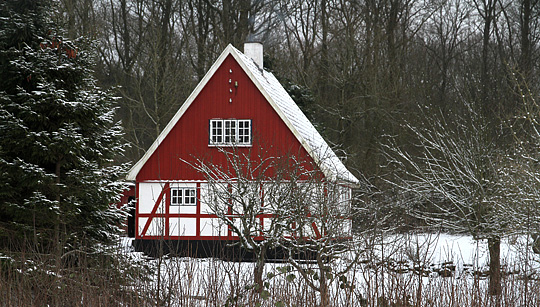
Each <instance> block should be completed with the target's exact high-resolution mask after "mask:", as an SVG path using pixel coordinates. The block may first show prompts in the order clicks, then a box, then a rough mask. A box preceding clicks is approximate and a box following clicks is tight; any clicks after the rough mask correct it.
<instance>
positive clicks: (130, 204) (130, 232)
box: [127, 196, 135, 238]
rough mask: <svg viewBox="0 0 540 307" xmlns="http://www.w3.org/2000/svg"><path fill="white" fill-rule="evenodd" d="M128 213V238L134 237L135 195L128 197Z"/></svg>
mask: <svg viewBox="0 0 540 307" xmlns="http://www.w3.org/2000/svg"><path fill="white" fill-rule="evenodd" d="M128 207H129V215H128V219H127V235H128V237H130V238H135V197H134V196H130V197H129V198H128Z"/></svg>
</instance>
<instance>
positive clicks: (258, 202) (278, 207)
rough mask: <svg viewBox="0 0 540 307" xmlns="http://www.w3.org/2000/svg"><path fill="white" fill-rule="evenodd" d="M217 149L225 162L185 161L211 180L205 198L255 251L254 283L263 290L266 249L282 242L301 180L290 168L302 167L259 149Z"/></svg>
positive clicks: (225, 223) (222, 221)
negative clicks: (254, 153) (255, 151)
mask: <svg viewBox="0 0 540 307" xmlns="http://www.w3.org/2000/svg"><path fill="white" fill-rule="evenodd" d="M219 152H220V154H222V155H224V156H225V160H226V165H224V166H223V165H216V164H214V163H212V162H209V161H205V160H203V159H197V160H196V162H195V163H190V162H186V163H189V164H190V165H192V167H194V168H195V169H196V170H198V171H199V172H200V173H202V174H203V175H204V176H205V178H206V180H207V186H206V188H205V189H206V193H205V195H206V196H205V197H203V199H201V201H202V202H204V203H206V204H207V205H208V206H209V208H210V210H211V211H212V213H214V214H216V216H217V217H218V218H219V220H220V221H221V223H223V224H224V225H226V226H227V227H228V229H230V231H231V232H232V234H233V236H235V237H238V243H237V244H239V245H240V246H241V247H242V248H244V249H245V250H247V251H249V252H251V253H253V255H254V258H255V267H254V270H253V276H254V283H255V285H256V287H257V290H258V291H262V286H263V272H264V264H265V263H266V260H267V253H268V252H269V251H270V250H271V249H274V248H276V247H277V246H278V245H279V241H280V240H281V239H282V238H283V235H284V234H285V232H286V230H287V228H288V225H287V219H288V218H289V214H290V212H288V202H289V199H290V197H291V193H292V190H293V184H294V183H295V182H296V180H298V178H295V177H294V175H295V173H291V172H288V170H289V169H290V167H292V168H294V167H297V166H298V165H297V163H296V162H295V161H294V159H292V158H289V157H288V156H287V157H273V156H267V155H265V154H264V153H260V154H258V155H257V158H255V159H254V158H253V157H252V154H251V153H252V151H249V152H247V153H241V152H240V151H239V150H237V148H233V149H231V150H226V149H224V148H220V149H219ZM291 176H292V177H291Z"/></svg>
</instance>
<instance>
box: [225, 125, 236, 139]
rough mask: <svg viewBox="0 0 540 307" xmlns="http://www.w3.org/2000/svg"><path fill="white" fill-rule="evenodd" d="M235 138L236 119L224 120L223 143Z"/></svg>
mask: <svg viewBox="0 0 540 307" xmlns="http://www.w3.org/2000/svg"><path fill="white" fill-rule="evenodd" d="M235 139H236V121H235V120H225V143H226V144H231V143H234V142H235Z"/></svg>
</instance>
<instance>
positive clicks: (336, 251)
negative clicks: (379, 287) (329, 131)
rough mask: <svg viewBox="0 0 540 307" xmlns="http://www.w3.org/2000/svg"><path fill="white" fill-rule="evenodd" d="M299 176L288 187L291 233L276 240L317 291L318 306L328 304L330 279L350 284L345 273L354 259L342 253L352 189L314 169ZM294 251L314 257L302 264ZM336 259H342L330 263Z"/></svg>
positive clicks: (345, 285) (348, 237)
mask: <svg viewBox="0 0 540 307" xmlns="http://www.w3.org/2000/svg"><path fill="white" fill-rule="evenodd" d="M302 178H303V180H300V181H297V182H296V186H295V188H294V189H291V193H290V201H289V202H288V205H289V206H288V208H287V209H288V211H289V212H291V213H292V214H289V216H288V225H290V226H291V228H290V229H289V231H290V233H291V234H292V235H290V236H285V237H283V239H282V240H281V241H280V243H281V246H282V247H283V248H284V249H285V250H286V251H287V252H288V254H287V256H288V259H287V260H288V263H289V264H290V265H291V266H292V267H293V268H294V269H295V270H296V271H297V272H298V273H299V274H300V277H301V278H303V280H304V281H305V282H306V284H307V285H308V286H309V287H310V288H311V289H313V290H315V291H317V292H319V293H320V297H321V306H330V305H331V304H330V292H329V290H330V285H331V284H332V283H334V282H335V281H336V280H337V281H338V283H339V286H340V288H341V289H349V288H350V287H351V284H350V282H349V281H347V278H346V274H347V272H349V271H350V270H351V269H352V267H353V265H354V263H355V259H349V262H347V261H346V259H345V258H346V257H343V256H344V254H345V253H347V252H350V251H351V246H350V244H351V242H352V220H353V215H354V213H353V210H352V199H353V197H352V195H351V193H352V192H351V190H350V189H349V187H348V186H346V185H344V183H341V184H340V183H337V182H333V181H328V180H325V179H322V178H321V177H320V176H319V174H318V172H308V173H304V174H302ZM298 255H307V256H308V257H310V258H313V259H314V260H315V261H314V263H312V264H306V263H304V262H303V261H301V260H302V257H300V258H299V257H298ZM357 256H359V254H357ZM339 259H341V260H343V261H340V264H339V265H337V266H336V265H334V264H335V262H336V260H339ZM291 277H292V276H291Z"/></svg>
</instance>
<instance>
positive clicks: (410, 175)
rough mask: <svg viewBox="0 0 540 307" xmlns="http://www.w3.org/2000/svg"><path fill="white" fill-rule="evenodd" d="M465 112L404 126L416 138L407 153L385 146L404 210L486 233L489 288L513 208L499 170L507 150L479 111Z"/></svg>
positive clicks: (496, 282) (494, 290)
mask: <svg viewBox="0 0 540 307" xmlns="http://www.w3.org/2000/svg"><path fill="white" fill-rule="evenodd" d="M464 107H468V108H469V111H468V112H467V114H468V117H451V119H450V118H448V117H450V116H449V115H446V116H445V115H443V114H440V115H438V116H436V115H435V116H434V115H431V114H430V116H429V118H431V120H428V124H427V125H426V126H424V127H423V128H418V127H413V126H410V125H409V126H407V129H409V130H410V131H412V132H413V133H414V135H416V137H417V139H418V143H417V144H416V150H414V151H417V152H418V154H417V155H416V156H413V154H412V153H411V152H413V151H412V150H411V151H409V152H405V151H404V150H403V149H402V148H400V147H397V146H387V147H386V148H387V150H388V152H389V159H390V160H391V161H392V162H393V163H395V164H396V165H397V169H399V170H401V173H400V175H398V176H397V178H396V180H395V181H394V182H392V184H394V185H395V186H397V187H399V188H400V189H401V190H402V193H403V195H404V197H406V198H408V199H407V201H408V203H409V210H411V211H410V212H411V213H412V214H413V215H414V216H416V217H418V218H419V219H421V220H424V221H425V222H426V223H428V224H429V225H437V226H439V227H443V228H444V229H448V230H451V231H454V232H459V233H465V234H470V235H472V236H473V238H475V239H487V241H488V248H489V255H490V285H489V292H490V294H499V293H500V290H501V285H500V278H501V275H500V274H501V273H500V270H501V263H500V243H501V237H502V236H505V235H507V234H508V233H509V231H510V229H511V227H513V225H512V224H510V223H509V219H510V217H511V216H514V215H512V213H513V212H514V211H515V210H516V208H515V207H514V204H515V203H514V202H513V201H509V200H508V198H507V194H508V192H509V191H508V187H507V186H506V185H505V182H507V181H508V180H509V177H507V176H506V174H505V172H502V171H501V167H502V165H503V163H502V161H503V160H505V159H506V155H507V153H506V152H505V151H503V150H501V149H499V148H497V147H496V142H495V141H494V140H493V139H492V134H491V133H490V132H489V131H488V129H487V127H488V124H487V123H486V122H485V119H484V117H482V116H481V115H479V114H477V113H474V112H473V111H472V109H471V108H470V106H467V105H465V106H464Z"/></svg>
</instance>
